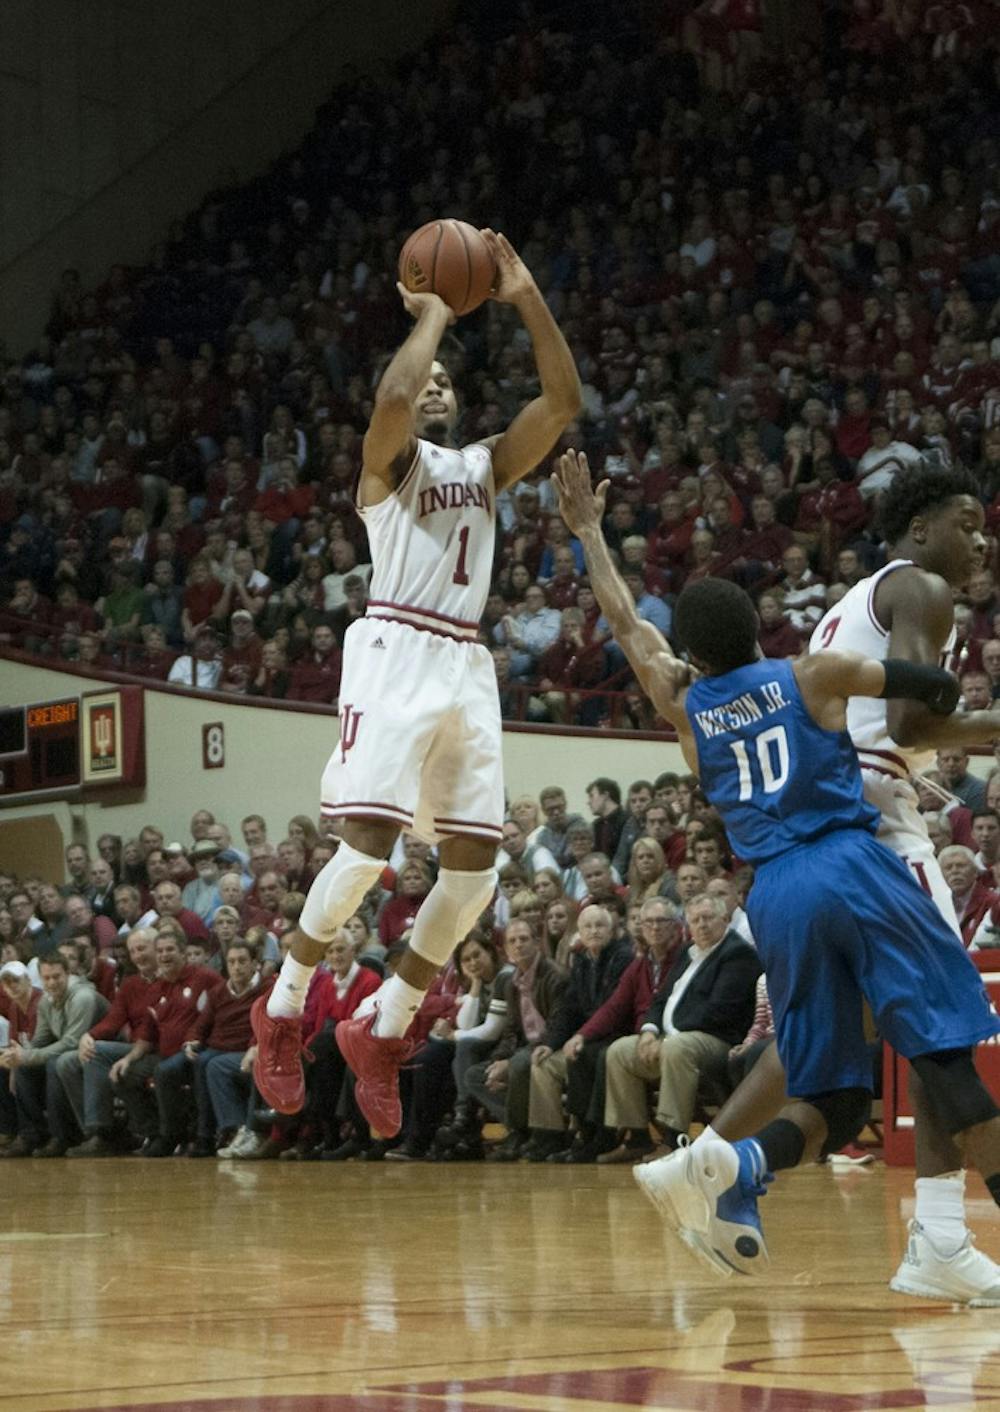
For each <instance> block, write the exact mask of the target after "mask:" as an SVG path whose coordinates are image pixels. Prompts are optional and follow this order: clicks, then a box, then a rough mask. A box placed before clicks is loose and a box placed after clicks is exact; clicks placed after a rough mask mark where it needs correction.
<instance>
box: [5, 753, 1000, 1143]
mask: <svg viewBox="0 0 1000 1412" xmlns="http://www.w3.org/2000/svg"><path fill="white" fill-rule="evenodd" d="M918 785H919V794H920V807H921V809H922V810H923V812H924V813H925V817H926V820H927V826H928V830H929V833H930V835H931V838H932V839H933V841H934V845H935V849H936V851H937V852H938V854H939V857H940V862H941V867H942V871H943V873H944V875H945V878H946V881H947V883H948V885H949V886H950V888H951V889H952V894H953V897H954V901H955V907H956V912H957V914H958V917H959V920H960V923H961V927H962V934H963V937H964V940H965V944H966V945H967V946H968V947H969V948H970V949H972V950H981V949H989V948H995V947H998V946H1000V765H998V766H997V767H996V768H994V769H993V771H992V772H991V773H990V774H989V775H988V776H987V777H985V778H983V777H980V776H977V775H975V774H973V773H972V772H971V771H970V770H969V760H968V756H967V755H966V753H965V752H964V751H963V750H960V749H942V750H940V751H939V753H938V759H937V764H936V768H935V769H933V770H929V771H927V772H926V773H925V774H924V775H923V776H921V777H920V778H919V781H918ZM239 832H240V838H239V842H235V841H234V838H233V834H232V832H231V831H230V829H229V828H228V827H227V825H226V824H225V823H223V822H221V821H219V820H217V819H216V818H215V817H214V815H213V814H212V813H211V812H210V811H209V810H207V809H199V810H197V811H196V812H195V814H194V815H193V817H192V819H191V824H190V834H191V837H190V839H189V840H186V841H185V842H184V843H181V842H179V841H174V842H168V841H165V837H164V834H163V831H162V830H161V829H159V828H157V827H156V826H154V825H147V826H146V827H144V828H143V829H141V830H140V832H139V833H138V835H137V836H136V837H135V838H130V839H125V840H123V839H121V838H119V837H117V836H115V835H113V834H104V835H102V836H101V837H100V838H98V839H97V840H96V846H95V851H94V853H93V854H92V853H91V851H90V849H88V847H86V846H85V845H84V844H82V843H79V842H74V843H70V844H69V845H68V846H67V848H66V853H65V870H64V877H65V881H63V882H57V881H56V880H54V879H51V878H49V879H44V878H42V877H38V876H26V877H20V878H19V877H16V876H14V875H12V874H10V873H4V872H0V1155H4V1154H6V1155H8V1156H12V1157H21V1156H26V1155H31V1154H34V1155H42V1156H49V1157H62V1156H64V1155H66V1154H69V1155H70V1156H84V1157H92V1156H109V1155H115V1154H121V1153H124V1152H128V1151H137V1152H138V1153H139V1154H140V1155H145V1156H150V1157H165V1156H169V1155H171V1154H173V1153H178V1154H182V1153H185V1152H186V1153H188V1154H189V1155H191V1156H194V1157H210V1156H214V1155H216V1154H218V1156H219V1157H221V1158H223V1159H230V1158H233V1159H239V1160H261V1159H266V1158H273V1157H282V1158H285V1159H287V1160H298V1159H304V1160H332V1161H342V1160H348V1159H351V1158H361V1159H363V1160H381V1159H383V1158H385V1159H386V1160H394V1161H401V1160H416V1159H425V1158H432V1159H436V1160H441V1161H454V1160H477V1159H481V1158H483V1157H488V1158H489V1160H492V1161H501V1162H502V1161H513V1160H519V1159H523V1158H526V1159H529V1160H533V1161H543V1160H550V1159H551V1160H553V1161H569V1162H605V1163H607V1162H612V1163H614V1162H634V1161H636V1160H640V1159H641V1158H642V1157H644V1156H646V1155H649V1154H653V1155H659V1154H662V1153H663V1152H664V1151H668V1150H672V1149H673V1147H675V1146H676V1144H677V1143H678V1142H679V1140H680V1139H681V1137H683V1136H684V1135H686V1134H688V1133H689V1132H690V1131H691V1128H692V1125H693V1124H694V1123H695V1122H696V1121H698V1120H699V1119H703V1118H704V1115H705V1112H706V1109H707V1108H708V1109H710V1105H712V1104H717V1103H718V1102H720V1101H721V1100H722V1098H724V1097H725V1095H726V1094H727V1093H728V1092H729V1091H730V1090H731V1089H732V1088H733V1087H734V1086H735V1084H736V1083H737V1082H738V1081H739V1080H740V1078H741V1077H742V1076H743V1075H744V1074H745V1073H746V1072H747V1070H748V1069H749V1067H751V1066H752V1064H753V1063H754V1062H755V1061H756V1059H757V1058H758V1057H759V1054H760V1053H761V1051H762V1049H763V1048H764V1047H765V1046H766V1044H767V1043H768V1042H769V1040H770V1039H771V1037H772V1035H773V1025H772V1021H771V1016H770V1010H769V1007H768V1003H767V988H766V977H764V976H763V975H762V974H761V966H760V963H759V961H758V958H757V951H756V945H755V940H754V937H753V935H752V932H751V929H750V924H749V921H748V918H747V914H746V911H745V909H744V903H745V900H746V896H747V893H748V891H749V889H750V886H751V884H752V881H753V874H752V870H751V869H750V868H749V867H746V866H744V865H742V864H741V862H740V860H739V859H738V858H736V857H734V856H733V853H732V850H731V848H730V846H729V843H728V840H727V838H726V834H725V831H724V829H723V827H722V825H721V822H720V820H719V817H718V815H717V813H716V812H715V810H714V809H713V808H712V807H711V806H710V805H709V804H708V802H707V801H706V799H705V797H704V795H703V794H702V793H701V792H700V790H699V788H698V785H697V781H696V780H695V779H694V777H693V776H680V777H678V776H677V775H675V774H670V773H667V774H662V775H660V776H658V777H657V778H656V779H654V780H635V781H633V782H632V784H631V785H630V786H629V788H628V789H627V791H625V792H624V796H623V791H622V789H621V788H620V786H619V784H618V783H617V782H616V781H614V780H612V779H609V778H598V779H595V780H593V781H592V782H591V783H590V785H589V786H588V787H587V791H586V808H585V810H584V812H582V813H575V812H571V810H570V808H569V801H568V799H567V795H566V792H565V790H564V789H562V788H561V787H560V786H558V785H550V786H547V787H546V788H544V789H543V790H542V791H541V793H540V795H539V796H538V797H537V798H536V797H534V796H530V795H525V796H522V797H520V798H516V799H513V800H511V801H510V804H509V808H508V811H507V817H506V819H505V822H504V826H503V843H502V848H501V851H500V853H499V854H498V858H497V868H498V888H497V892H496V895H495V897H494V900H493V903H492V905H491V907H490V909H489V910H488V911H487V912H486V913H484V914H483V916H482V917H481V918H480V919H479V921H478V922H477V924H476V926H475V927H474V928H473V930H472V931H471V932H470V933H469V935H468V936H467V937H465V938H464V939H463V941H462V943H461V944H460V946H459V947H458V948H457V950H456V952H455V954H454V956H453V958H452V960H451V962H449V964H448V965H447V966H446V967H445V968H444V970H443V971H442V972H441V974H440V975H439V977H438V978H437V980H436V981H435V982H434V984H433V985H432V986H431V988H430V990H429V991H428V993H427V995H426V997H425V1000H424V1003H423V1005H422V1007H421V1009H420V1011H419V1012H418V1015H417V1018H416V1020H415V1021H414V1027H413V1030H412V1036H413V1037H414V1038H415V1039H416V1040H417V1041H418V1042H419V1043H418V1049H417V1052H416V1054H415V1056H414V1057H413V1058H412V1059H411V1060H410V1061H408V1063H407V1066H406V1068H405V1069H404V1071H403V1096H404V1105H403V1109H404V1125H403V1129H402V1132H401V1133H400V1135H399V1136H398V1137H397V1138H396V1139H395V1140H394V1141H392V1142H384V1141H377V1140H375V1139H373V1138H372V1136H371V1134H370V1133H369V1131H368V1129H367V1127H366V1125H365V1124H364V1122H363V1120H362V1118H361V1116H360V1113H359V1111H358V1109H357V1108H356V1106H355V1103H354V1098H353V1079H352V1076H351V1074H350V1072H349V1070H348V1068H347V1065H346V1064H345V1061H344V1059H343V1057H342V1056H341V1054H340V1051H339V1049H338V1047H337V1042H336V1027H337V1024H338V1023H339V1022H340V1021H341V1020H344V1019H347V1018H350V1016H351V1015H353V1014H354V1012H355V1010H356V1009H357V1007H358V1006H359V1005H360V1004H361V1002H362V1001H364V1000H365V999H366V998H367V997H369V996H371V995H372V994H373V993H374V992H375V991H376V990H377V988H378V986H379V984H380V981H381V978H382V977H384V976H385V975H386V974H388V973H390V972H391V971H392V970H393V969H394V968H395V966H396V964H397V963H398V961H399V958H400V956H401V955H402V954H403V952H404V951H405V948H406V946H407V944H408V940H409V936H410V933H411V930H412V927H413V924H414V921H415V919H416V917H417V914H418V913H419V910H420V907H421V905H422V903H423V901H424V899H425V898H426V897H427V895H428V893H429V892H430V889H431V887H432V885H433V881H434V877H435V874H436V868H437V859H436V852H435V850H434V849H432V848H431V847H430V846H429V845H427V844H426V843H424V842H423V841H422V840H420V839H419V838H417V837H415V836H413V835H409V834H405V833H404V834H401V835H400V837H399V840H398V841H397V844H396V847H395V849H394V851H393V853H392V856H391V857H390V858H389V860H388V862H387V865H386V868H385V870H384V871H383V873H382V875H381V877H380V879H379V881H378V883H377V884H376V885H375V886H374V887H373V888H372V890H371V892H370V893H369V894H368V895H367V897H366V898H365V899H364V902H363V904H362V906H361V908H360V909H359V911H358V913H357V915H355V916H353V917H351V918H350V920H349V921H348V922H347V923H346V924H345V926H344V927H343V929H342V930H341V931H340V932H339V933H338V934H337V936H336V937H335V938H334V940H333V942H332V943H331V945H330V947H329V949H328V952H327V955H326V960H325V962H324V964H323V965H321V966H320V967H319V969H318V970H317V971H316V973H315V976H314V979H313V982H312V987H311V989H310V991H309V994H308V996H307V1001H306V1008H305V1014H304V1018H303V1040H304V1042H305V1044H306V1047H307V1049H308V1051H309V1055H310V1059H311V1061H312V1062H310V1063H308V1064H307V1065H306V1075H307V1090H306V1104H305V1107H304V1109H303V1111H302V1112H301V1113H300V1114H298V1115H296V1116H294V1117H293V1118H292V1119H290V1120H289V1119H282V1118H279V1116H278V1115H276V1114H274V1113H271V1112H270V1111H268V1110H266V1109H264V1107H263V1104H262V1100H261V1099H260V1098H259V1096H258V1095H257V1093H256V1091H255V1089H254V1087H253V1084H252V1078H251V1068H252V1060H253V1053H254V1051H253V1039H252V1034H251V1029H250V1019H249V1011H250V1006H251V1005H252V1003H253V1002H254V1000H256V999H257V997H258V996H259V995H261V994H262V993H264V992H265V991H266V990H267V988H268V987H269V986H270V985H271V984H272V981H273V977H274V974H275V971H276V969H277V967H278V965H279V963H280V960H281V957H282V955H283V953H284V951H285V949H286V947H287V946H288V945H289V943H290V938H291V935H292V933H293V931H294V927H295V924H296V922H297V919H298V916H299V913H300V910H301V908H302V904H303V902H304V894H305V893H306V891H308V888H309V885H310V882H311V880H312V878H313V877H314V876H315V874H316V873H317V872H318V871H319V869H320V868H322V867H323V865H324V864H325V863H326V862H327V861H328V860H329V859H330V858H331V857H332V856H333V854H334V852H335V851H336V848H337V847H338V843H339V840H338V837H337V834H336V832H335V829H334V826H333V823H332V821H330V820H326V819H321V820H320V823H319V825H318V826H317V825H315V824H314V823H313V821H312V820H311V819H310V818H309V816H307V815H304V814H303V815H296V816H295V817H294V818H292V819H291V820H290V821H289V823H288V826H287V830H286V833H285V837H284V838H282V839H281V840H280V841H279V842H277V843H276V842H275V841H274V840H273V839H272V838H270V837H269V834H268V828H267V824H266V822H265V820H264V818H263V817H262V816H261V815H259V814H251V815H248V816H247V817H246V818H245V819H243V820H242V821H241V824H240V831H239ZM877 1063H878V1049H877V1046H876V1047H875V1049H874V1050H873V1064H877ZM489 1123H498V1124H502V1126H503V1129H504V1130H505V1133H506V1135H505V1136H504V1137H503V1139H502V1141H498V1142H492V1143H487V1142H486V1141H484V1128H485V1127H486V1125H487V1124H489Z"/></svg>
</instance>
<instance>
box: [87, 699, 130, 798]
mask: <svg viewBox="0 0 1000 1412" xmlns="http://www.w3.org/2000/svg"><path fill="white" fill-rule="evenodd" d="M80 704H81V707H82V716H83V730H82V731H81V737H82V739H81V744H82V747H83V749H82V755H83V760H82V764H83V772H82V779H83V783H84V784H88V783H95V784H96V783H97V782H98V781H104V782H107V781H111V780H120V779H121V778H122V776H123V774H124V769H125V762H124V757H123V751H122V729H123V723H122V701H121V696H120V694H119V693H118V692H117V691H108V692H105V693H103V694H102V695H94V696H84V697H83V698H82V700H81V703H80Z"/></svg>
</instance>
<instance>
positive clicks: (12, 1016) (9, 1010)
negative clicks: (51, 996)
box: [0, 989, 45, 1044]
mask: <svg viewBox="0 0 1000 1412" xmlns="http://www.w3.org/2000/svg"><path fill="white" fill-rule="evenodd" d="M44 993H45V992H44V991H41V990H35V989H32V992H31V997H30V999H29V1000H28V1008H27V1010H20V1009H19V1008H18V1007H17V1006H16V1005H15V1004H14V1002H13V1000H11V998H10V996H9V995H8V994H7V992H6V991H5V990H0V1015H2V1016H3V1017H4V1019H5V1020H6V1021H7V1022H8V1023H9V1025H10V1037H11V1040H16V1041H17V1043H18V1044H27V1042H28V1040H29V1039H30V1038H31V1036H32V1035H33V1034H34V1033H35V1021H36V1020H37V1019H38V1002H39V1001H40V1000H41V998H42V996H43V995H44Z"/></svg>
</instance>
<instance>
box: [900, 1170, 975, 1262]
mask: <svg viewBox="0 0 1000 1412" xmlns="http://www.w3.org/2000/svg"><path fill="white" fill-rule="evenodd" d="M914 1188H915V1190H916V1194H917V1200H916V1206H915V1209H914V1212H913V1215H914V1218H915V1219H916V1220H917V1221H919V1223H920V1225H921V1226H922V1227H923V1229H924V1231H925V1232H926V1234H927V1235H928V1236H929V1237H930V1240H931V1242H932V1244H933V1246H934V1248H935V1250H937V1251H939V1252H940V1254H941V1255H943V1256H944V1257H945V1259H947V1258H948V1256H949V1255H954V1254H955V1252H956V1250H958V1249H959V1248H960V1247H961V1246H962V1245H963V1243H964V1242H965V1238H966V1236H967V1235H968V1230H967V1228H966V1224H965V1173H964V1172H946V1173H945V1174H944V1176H941V1177H918V1178H917V1180H916V1182H915V1183H914Z"/></svg>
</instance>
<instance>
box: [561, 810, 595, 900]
mask: <svg viewBox="0 0 1000 1412" xmlns="http://www.w3.org/2000/svg"><path fill="white" fill-rule="evenodd" d="M593 851H594V832H593V829H591V827H590V825H589V824H587V823H584V822H583V820H582V819H581V820H580V822H579V823H578V824H570V826H569V828H568V829H567V830H566V853H567V855H568V857H569V860H570V861H569V866H568V867H567V868H565V869H564V870H563V889H564V891H565V893H566V896H567V897H570V898H572V899H573V901H574V902H582V901H583V899H584V898H585V897H586V896H587V893H588V891H589V889H588V887H587V884H586V883H585V882H584V880H583V874H582V873H581V872H580V864H581V862H582V861H583V859H584V858H586V856H587V854H588V853H593Z"/></svg>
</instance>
